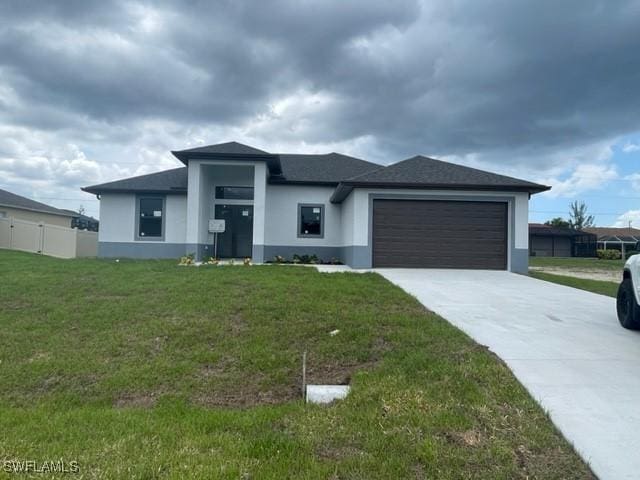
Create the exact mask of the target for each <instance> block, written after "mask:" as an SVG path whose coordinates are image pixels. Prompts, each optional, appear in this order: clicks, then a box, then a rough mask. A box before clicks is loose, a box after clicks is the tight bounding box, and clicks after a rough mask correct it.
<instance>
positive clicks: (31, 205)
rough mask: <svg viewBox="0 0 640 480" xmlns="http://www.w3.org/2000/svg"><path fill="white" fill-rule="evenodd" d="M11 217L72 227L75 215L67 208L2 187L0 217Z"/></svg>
mask: <svg viewBox="0 0 640 480" xmlns="http://www.w3.org/2000/svg"><path fill="white" fill-rule="evenodd" d="M9 217H12V218H15V219H17V220H26V221H28V222H37V223H46V224H49V225H56V226H58V227H71V219H72V218H73V215H72V214H71V213H69V212H68V211H66V210H61V209H59V208H55V207H52V206H50V205H46V204H44V203H40V202H36V201H35V200H31V199H30V198H27V197H22V196H20V195H16V194H15V193H11V192H8V191H7V190H2V189H0V218H9Z"/></svg>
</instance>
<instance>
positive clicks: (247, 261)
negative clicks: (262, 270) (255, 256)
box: [242, 257, 251, 267]
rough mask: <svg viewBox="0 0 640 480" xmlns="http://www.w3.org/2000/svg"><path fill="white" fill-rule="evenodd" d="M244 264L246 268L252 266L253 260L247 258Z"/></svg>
mask: <svg viewBox="0 0 640 480" xmlns="http://www.w3.org/2000/svg"><path fill="white" fill-rule="evenodd" d="M242 263H244V266H245V267H248V266H250V265H251V258H250V257H247V258H245V259H244V260H243V261H242Z"/></svg>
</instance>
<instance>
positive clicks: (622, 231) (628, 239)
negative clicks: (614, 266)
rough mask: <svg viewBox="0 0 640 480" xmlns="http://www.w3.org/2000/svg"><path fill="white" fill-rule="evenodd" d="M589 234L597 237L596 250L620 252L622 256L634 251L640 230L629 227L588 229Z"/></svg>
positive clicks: (639, 236) (639, 237)
mask: <svg viewBox="0 0 640 480" xmlns="http://www.w3.org/2000/svg"><path fill="white" fill-rule="evenodd" d="M585 230H586V231H587V232H589V233H592V234H594V235H597V237H598V248H599V249H602V250H612V249H613V250H620V251H621V252H622V253H623V255H624V254H625V253H626V252H627V251H629V250H636V249H637V245H638V242H640V229H637V228H631V227H589V228H585Z"/></svg>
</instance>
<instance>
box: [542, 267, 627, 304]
mask: <svg viewBox="0 0 640 480" xmlns="http://www.w3.org/2000/svg"><path fill="white" fill-rule="evenodd" d="M529 275H530V276H532V277H534V278H538V279H540V280H546V281H547V282H553V283H558V284H560V285H566V286H567V287H573V288H579V289H580V290H587V291H589V292H593V293H599V294H600V295H607V296H609V297H614V298H615V297H616V295H617V292H618V285H619V284H618V283H615V282H606V281H603V280H589V279H585V278H576V277H568V276H565V275H555V274H551V273H546V272H536V271H529Z"/></svg>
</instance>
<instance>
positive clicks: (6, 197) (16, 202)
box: [0, 189, 71, 217]
mask: <svg viewBox="0 0 640 480" xmlns="http://www.w3.org/2000/svg"><path fill="white" fill-rule="evenodd" d="M0 206H2V207H12V208H19V209H22V210H31V211H34V212H42V213H51V214H53V215H62V216H65V217H70V216H71V214H69V213H68V212H66V211H64V210H61V209H59V208H55V207H52V206H50V205H47V204H45V203H40V202H36V201H35V200H31V199H30V198H27V197H22V196H20V195H16V194H15V193H11V192H8V191H6V190H2V189H0Z"/></svg>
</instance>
